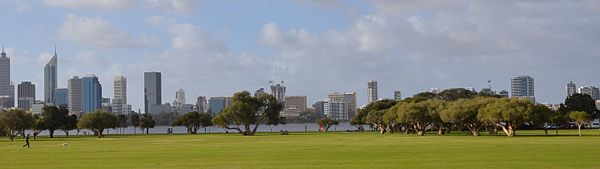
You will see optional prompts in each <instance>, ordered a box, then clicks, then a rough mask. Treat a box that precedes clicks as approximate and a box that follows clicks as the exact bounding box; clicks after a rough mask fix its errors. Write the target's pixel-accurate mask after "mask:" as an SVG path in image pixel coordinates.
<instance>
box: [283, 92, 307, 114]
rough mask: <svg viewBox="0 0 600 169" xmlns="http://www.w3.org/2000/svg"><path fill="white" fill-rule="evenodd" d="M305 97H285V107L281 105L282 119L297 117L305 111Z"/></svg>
mask: <svg viewBox="0 0 600 169" xmlns="http://www.w3.org/2000/svg"><path fill="white" fill-rule="evenodd" d="M306 102H307V99H306V96H285V105H283V113H282V116H284V117H297V116H300V114H301V113H303V112H304V111H306Z"/></svg>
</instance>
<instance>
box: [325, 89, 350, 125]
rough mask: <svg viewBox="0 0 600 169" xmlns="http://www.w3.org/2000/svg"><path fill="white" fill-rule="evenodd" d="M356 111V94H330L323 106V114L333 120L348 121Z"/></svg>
mask: <svg viewBox="0 0 600 169" xmlns="http://www.w3.org/2000/svg"><path fill="white" fill-rule="evenodd" d="M356 111H357V110H356V92H347V93H339V92H333V93H330V94H329V95H328V98H327V101H326V103H324V104H323V114H324V115H325V116H327V117H329V118H332V119H335V120H349V119H350V118H352V117H354V115H356Z"/></svg>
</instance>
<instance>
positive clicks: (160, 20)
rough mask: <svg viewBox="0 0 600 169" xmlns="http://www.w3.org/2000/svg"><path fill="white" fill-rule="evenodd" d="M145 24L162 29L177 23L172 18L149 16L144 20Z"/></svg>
mask: <svg viewBox="0 0 600 169" xmlns="http://www.w3.org/2000/svg"><path fill="white" fill-rule="evenodd" d="M146 23H148V24H150V25H152V26H155V27H164V26H168V25H173V24H176V23H177V21H176V20H175V19H172V18H168V17H164V16H150V17H148V18H146Z"/></svg>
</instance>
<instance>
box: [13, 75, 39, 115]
mask: <svg viewBox="0 0 600 169" xmlns="http://www.w3.org/2000/svg"><path fill="white" fill-rule="evenodd" d="M17 91H18V92H17V93H18V94H17V98H18V103H19V104H18V108H19V109H23V110H25V111H29V109H31V105H33V103H34V102H35V85H34V84H32V83H31V82H28V81H25V82H21V84H19V85H17Z"/></svg>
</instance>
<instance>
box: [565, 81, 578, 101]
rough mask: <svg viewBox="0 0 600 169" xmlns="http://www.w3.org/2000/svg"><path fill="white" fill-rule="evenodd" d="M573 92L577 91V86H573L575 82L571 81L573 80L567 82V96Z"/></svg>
mask: <svg viewBox="0 0 600 169" xmlns="http://www.w3.org/2000/svg"><path fill="white" fill-rule="evenodd" d="M575 93H577V86H575V83H573V81H571V82H569V83H567V97H569V96H572V95H573V94H575Z"/></svg>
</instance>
